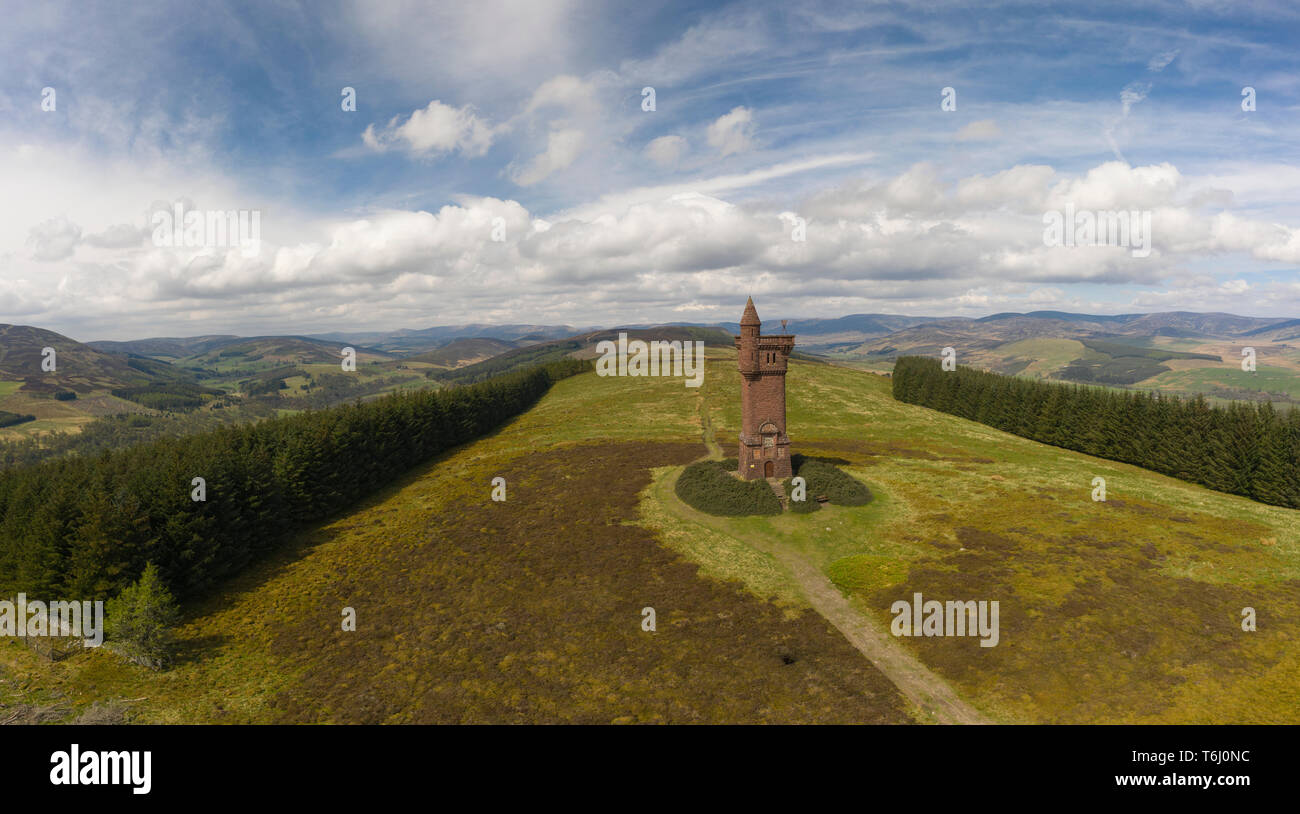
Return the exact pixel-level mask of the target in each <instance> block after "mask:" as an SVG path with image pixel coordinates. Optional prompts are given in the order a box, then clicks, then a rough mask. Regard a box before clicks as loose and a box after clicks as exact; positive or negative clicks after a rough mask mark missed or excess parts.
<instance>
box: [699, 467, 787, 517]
mask: <svg viewBox="0 0 1300 814" xmlns="http://www.w3.org/2000/svg"><path fill="white" fill-rule="evenodd" d="M736 466H737V460H736V459H735V458H732V459H730V460H726V461H696V462H695V463H693V464H691V465H690V466H688V467H686V469H685V470H683V471H682V474H681V476H680V477H678V478H677V489H676V491H677V497H679V498H681V499H682V501H683V502H684V503H686V504H687V505H688V506H691V507H693V508H695V509H699V510H700V511H702V512H705V513H707V514H712V515H719V516H722V517H740V516H744V515H751V514H780V513H781V501H780V500H777V497H776V493H774V492H773V491H772V487H771V486H769V485H768V484H767V481H765V480H751V481H744V480H741V479H740V478H738V477H736V476H735V475H734V474H732V473H734V472H735V471H736Z"/></svg>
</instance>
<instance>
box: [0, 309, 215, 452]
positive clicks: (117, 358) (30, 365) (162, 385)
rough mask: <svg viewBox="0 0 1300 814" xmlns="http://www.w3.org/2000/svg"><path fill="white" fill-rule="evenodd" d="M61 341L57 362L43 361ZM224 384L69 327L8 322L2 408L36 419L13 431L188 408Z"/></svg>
mask: <svg viewBox="0 0 1300 814" xmlns="http://www.w3.org/2000/svg"><path fill="white" fill-rule="evenodd" d="M45 348H53V349H54V351H55V355H54V359H55V363H56V364H55V369H54V370H53V371H49V372H46V371H44V370H42V368H41V362H42V360H43V358H44V355H43V354H42V351H43V350H44V349H45ZM215 395H217V391H214V390H211V389H209V388H206V387H203V386H201V385H200V384H199V383H198V382H197V380H196V379H195V377H194V376H193V375H192V374H191V373H189V372H187V371H184V370H181V369H179V368H175V367H173V366H172V365H170V364H168V363H167V362H164V361H160V360H157V359H151V358H149V357H146V356H139V355H133V354H125V353H109V352H105V351H103V350H99V349H97V348H95V347H93V346H91V345H87V344H83V343H81V342H77V341H75V340H73V339H69V338H68V337H66V336H63V335H62V334H58V333H55V332H53V331H47V330H44V329H42V328H34V327H31V326H26V325H0V411H3V412H6V413H14V414H18V415H30V416H33V417H34V419H35V420H33V421H30V422H23V423H18V424H11V425H10V427H9V431H8V432H7V433H5V435H13V434H15V433H17V434H21V435H25V434H31V433H41V432H48V431H53V430H66V431H75V430H77V429H78V428H79V427H81V426H82V425H83V424H85V423H86V422H88V421H91V420H93V419H95V418H98V417H100V416H106V415H114V414H121V413H131V412H147V411H150V410H153V409H158V410H188V409H192V408H193V407H196V406H198V405H200V404H202V403H204V401H205V400H206V399H209V398H211V397H213V396H215Z"/></svg>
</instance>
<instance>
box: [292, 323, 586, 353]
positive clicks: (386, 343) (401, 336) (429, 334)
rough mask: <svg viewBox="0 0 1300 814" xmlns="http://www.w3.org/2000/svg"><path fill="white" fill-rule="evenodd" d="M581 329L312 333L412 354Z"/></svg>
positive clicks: (458, 327) (498, 327)
mask: <svg viewBox="0 0 1300 814" xmlns="http://www.w3.org/2000/svg"><path fill="white" fill-rule="evenodd" d="M577 331H578V329H576V328H574V327H572V326H570V325H487V324H483V323H473V324H469V325H437V326H434V327H432V328H423V329H420V330H411V329H402V330H398V331H387V332H382V331H379V332H377V331H369V332H366V331H363V332H358V333H345V332H333V333H327V334H312V335H311V336H310V337H308V338H311V339H320V340H325V341H330V342H350V343H360V344H363V345H366V346H367V347H370V348H373V349H375V350H381V351H387V352H390V353H398V354H409V353H422V352H426V351H430V350H436V349H437V348H440V347H442V346H444V345H446V344H448V343H450V342H452V341H454V340H457V339H498V340H502V341H505V342H516V341H521V340H525V339H526V340H527V341H545V340H548V339H562V338H564V337H566V336H572V335H573V334H574V333H576V332H577Z"/></svg>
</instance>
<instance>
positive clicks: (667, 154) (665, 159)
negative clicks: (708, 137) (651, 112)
mask: <svg viewBox="0 0 1300 814" xmlns="http://www.w3.org/2000/svg"><path fill="white" fill-rule="evenodd" d="M684 152H686V139H684V138H682V137H681V136H660V137H659V138H657V139H655V140H654V141H652V142H650V143H649V144H647V145H646V146H645V154H646V157H647V158H649V159H650V160H651V161H653V162H655V163H656V164H658V165H659V166H661V167H673V166H676V164H677V162H678V161H680V160H681V157H682V153H684Z"/></svg>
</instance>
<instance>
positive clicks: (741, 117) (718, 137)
mask: <svg viewBox="0 0 1300 814" xmlns="http://www.w3.org/2000/svg"><path fill="white" fill-rule="evenodd" d="M705 134H706V136H707V137H708V141H709V146H710V147H714V148H716V149H717V150H718V151H719V152H720V153H722V155H724V156H728V155H732V154H733V153H743V152H746V151H748V150H749V149H750V148H752V147H753V146H754V111H752V110H750V109H749V108H747V107H743V106H741V107H735V108H732V109H731V112H730V113H726V114H723V115H722V116H719V117H718V119H717V121H715V122H713V123H712V124H710V125H709V126H708V129H707V130H706V131H705Z"/></svg>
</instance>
